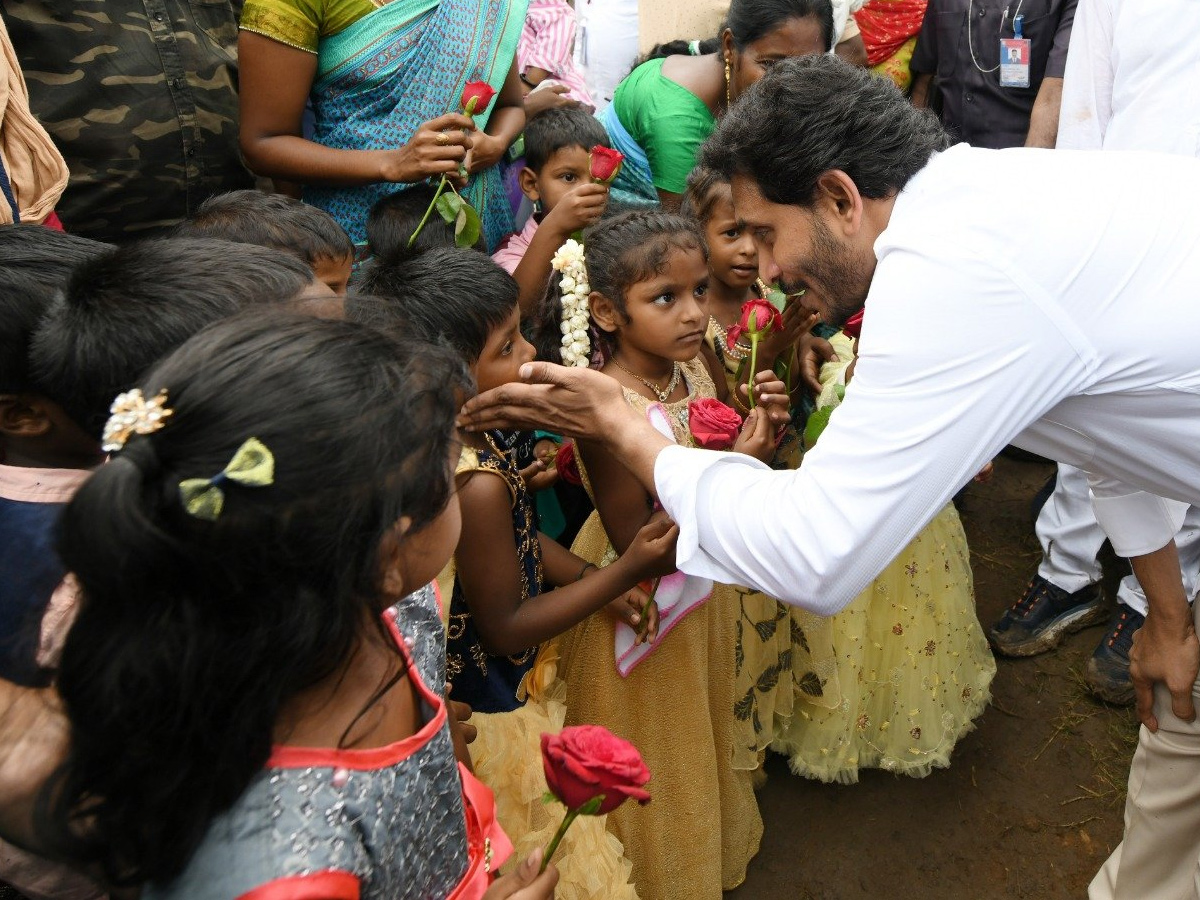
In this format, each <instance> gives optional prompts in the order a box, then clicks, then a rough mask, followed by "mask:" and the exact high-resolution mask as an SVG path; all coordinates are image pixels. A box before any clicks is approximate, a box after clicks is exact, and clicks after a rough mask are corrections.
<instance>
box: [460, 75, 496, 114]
mask: <svg viewBox="0 0 1200 900" xmlns="http://www.w3.org/2000/svg"><path fill="white" fill-rule="evenodd" d="M495 96H496V92H495V91H494V90H492V86H491V85H490V84H488V83H487V82H486V81H468V82H467V86H466V87H465V88H463V95H462V108H463V112H465V113H466V114H467V115H468V116H474V115H477V114H478V113H481V112H483V111H484V110H485V109H487V108H488V104H489V103H491V102H492V98H493V97H495Z"/></svg>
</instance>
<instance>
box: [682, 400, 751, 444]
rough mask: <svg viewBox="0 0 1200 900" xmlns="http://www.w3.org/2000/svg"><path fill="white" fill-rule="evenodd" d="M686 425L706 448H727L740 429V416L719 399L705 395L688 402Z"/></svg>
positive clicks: (697, 441) (735, 438)
mask: <svg viewBox="0 0 1200 900" xmlns="http://www.w3.org/2000/svg"><path fill="white" fill-rule="evenodd" d="M688 427H689V428H690V429H691V432H692V437H694V438H695V439H696V443H697V444H699V445H700V446H701V447H703V448H704V449H706V450H728V449H729V448H730V447H732V446H733V442H734V441H736V440H737V436H738V434H739V432H741V430H742V417H741V416H739V415H738V414H737V411H736V410H734V408H733V407H731V406H726V405H725V404H724V403H722V402H721V401H720V400H714V399H712V398H711V397H705V398H703V399H701V400H693V401H692V402H691V403H689V404H688Z"/></svg>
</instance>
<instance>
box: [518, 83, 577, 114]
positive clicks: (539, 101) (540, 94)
mask: <svg viewBox="0 0 1200 900" xmlns="http://www.w3.org/2000/svg"><path fill="white" fill-rule="evenodd" d="M570 91H571V89H570V88H569V87H567V86H566V85H565V84H551V85H547V86H546V87H543V88H538V89H537V90H536V91H529V92H527V93H526V94H525V121H526V122H528V121H529V120H530V119H532V118H533V117H534V116H536V115H537V114H538V113H543V112H545V111H546V110H548V109H558V108H559V107H563V106H569V107H574V106H580V105H581V104H580V102H579V101H578V100H572V99H571V98H570V97H568V96H567V94H569V93H570Z"/></svg>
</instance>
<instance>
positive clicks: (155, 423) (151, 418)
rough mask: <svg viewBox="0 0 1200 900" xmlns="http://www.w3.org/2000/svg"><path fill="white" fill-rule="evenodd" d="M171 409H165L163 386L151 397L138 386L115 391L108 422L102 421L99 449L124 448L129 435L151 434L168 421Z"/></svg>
mask: <svg viewBox="0 0 1200 900" xmlns="http://www.w3.org/2000/svg"><path fill="white" fill-rule="evenodd" d="M172 412H173V411H172V410H170V409H167V389H166V388H163V389H162V390H161V391H159V392H158V394H157V395H156V396H155V397H153V398H152V399H150V400H147V399H146V398H145V396H143V394H142V392H141V390H139V389H138V388H134V389H133V390H131V391H126V392H125V393H123V394H118V395H117V399H116V400H114V401H113V402H112V406H111V407H109V417H108V421H107V422H105V423H104V435H103V437H102V442H101V444H100V447H101V449H102V450H104V452H105V453H114V452H116V451H117V450H120V449H121V448H122V447H124V446H125V442H126V441H128V440H129V438H130V437H131V436H132V435H135V434H154V432H156V431H158V430H159V429H160V428H162V427H163V426H164V425H166V424H167V419H168V418H170V417H171V414H172Z"/></svg>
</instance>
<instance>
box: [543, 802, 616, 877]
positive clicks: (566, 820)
mask: <svg viewBox="0 0 1200 900" xmlns="http://www.w3.org/2000/svg"><path fill="white" fill-rule="evenodd" d="M603 802H604V795H603V794H600V795H599V796H598V797H593V798H592V799H591V800H589V801H588V802H587V803H585V804H583V806H581V807H579V809H568V810H567V814H566V815H565V816H564V817H563V820H562V824H561V825H559V826H558V831H556V832H554V837H553V838H552V839H551V841H550V846H548V847H547V848H546V852H545V854H544V855H543V856H542V867H541V868H540V869H538V874H539V875H541V874H542V873H543V872H545V871H546V866H548V865H550V857H552V856H553V855H554V851H555V850H557V849H558V845H559V843H560V842H561V841H562V839H563V835H564V834H566V833H567V829H568V828H570V827H571V823H572V822H574V821H575V817H576V816H581V815H583V816H594V815H595V814H596V813H597V812H598V811H599V809H600V804H601V803H603Z"/></svg>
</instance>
